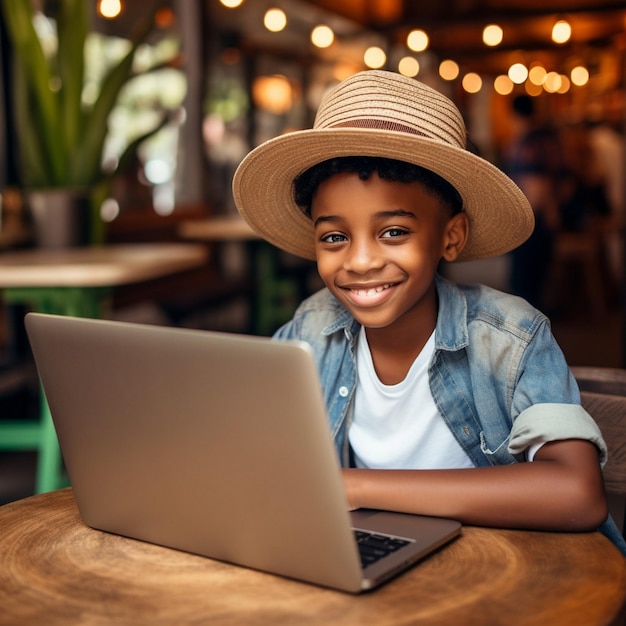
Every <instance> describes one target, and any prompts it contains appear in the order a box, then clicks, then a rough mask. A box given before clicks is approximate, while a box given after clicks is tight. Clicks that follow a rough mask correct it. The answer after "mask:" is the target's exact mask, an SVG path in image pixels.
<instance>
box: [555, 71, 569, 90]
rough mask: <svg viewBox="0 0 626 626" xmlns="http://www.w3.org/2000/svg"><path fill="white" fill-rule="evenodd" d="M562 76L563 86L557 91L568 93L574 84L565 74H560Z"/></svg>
mask: <svg viewBox="0 0 626 626" xmlns="http://www.w3.org/2000/svg"><path fill="white" fill-rule="evenodd" d="M560 77H561V86H560V87H559V88H558V89H557V93H561V94H563V93H567V92H568V91H569V90H570V87H571V86H572V84H571V82H570V80H569V78H568V77H567V76H565V74H560Z"/></svg>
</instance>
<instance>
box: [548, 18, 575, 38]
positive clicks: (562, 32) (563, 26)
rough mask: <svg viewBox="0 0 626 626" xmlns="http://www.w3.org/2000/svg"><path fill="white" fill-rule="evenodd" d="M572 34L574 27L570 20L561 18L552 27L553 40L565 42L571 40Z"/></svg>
mask: <svg viewBox="0 0 626 626" xmlns="http://www.w3.org/2000/svg"><path fill="white" fill-rule="evenodd" d="M571 36H572V27H571V26H570V25H569V22H566V21H565V20H559V21H558V22H557V23H556V24H555V25H554V26H553V27H552V41H554V43H565V42H566V41H569V38H570V37H571Z"/></svg>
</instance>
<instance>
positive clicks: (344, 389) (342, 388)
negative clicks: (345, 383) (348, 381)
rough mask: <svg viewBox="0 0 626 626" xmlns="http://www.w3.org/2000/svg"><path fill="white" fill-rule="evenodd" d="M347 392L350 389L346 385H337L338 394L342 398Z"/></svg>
mask: <svg viewBox="0 0 626 626" xmlns="http://www.w3.org/2000/svg"><path fill="white" fill-rule="evenodd" d="M349 393H350V391H349V390H348V388H347V387H339V395H340V396H341V397H342V398H345V397H346V396H347V395H348V394H349Z"/></svg>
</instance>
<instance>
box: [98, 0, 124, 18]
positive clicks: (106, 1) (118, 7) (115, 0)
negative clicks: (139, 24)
mask: <svg viewBox="0 0 626 626" xmlns="http://www.w3.org/2000/svg"><path fill="white" fill-rule="evenodd" d="M121 12H122V3H121V2H120V0H100V3H99V4H98V13H100V15H102V17H105V18H107V19H113V18H115V17H117V16H118V15H119V14H120V13H121Z"/></svg>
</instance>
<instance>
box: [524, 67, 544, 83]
mask: <svg viewBox="0 0 626 626" xmlns="http://www.w3.org/2000/svg"><path fill="white" fill-rule="evenodd" d="M547 75H548V71H547V70H546V68H545V67H544V66H543V65H539V64H537V65H533V66H532V67H531V68H530V70H529V72H528V80H529V81H530V82H531V83H532V84H533V85H539V86H541V85H543V81H544V80H545V79H546V76H547Z"/></svg>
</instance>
